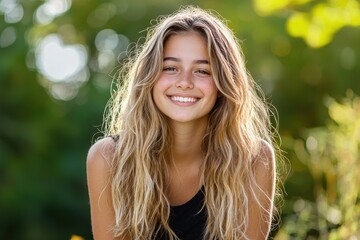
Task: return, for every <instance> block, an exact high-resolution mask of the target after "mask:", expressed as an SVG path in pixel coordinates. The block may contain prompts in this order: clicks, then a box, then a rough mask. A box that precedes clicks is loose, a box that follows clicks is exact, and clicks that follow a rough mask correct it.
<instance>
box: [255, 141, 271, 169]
mask: <svg viewBox="0 0 360 240" xmlns="http://www.w3.org/2000/svg"><path fill="white" fill-rule="evenodd" d="M253 168H254V170H255V172H257V171H260V172H262V171H267V172H268V171H269V170H270V171H271V170H273V169H274V168H275V153H274V148H273V147H272V146H271V144H270V143H268V142H266V141H265V140H261V142H260V150H259V153H258V154H257V155H256V157H255V159H254V161H253Z"/></svg>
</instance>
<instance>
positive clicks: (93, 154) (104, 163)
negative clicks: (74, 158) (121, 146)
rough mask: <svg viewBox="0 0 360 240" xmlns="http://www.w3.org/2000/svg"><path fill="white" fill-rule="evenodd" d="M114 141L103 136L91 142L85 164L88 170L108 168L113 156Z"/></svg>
mask: <svg viewBox="0 0 360 240" xmlns="http://www.w3.org/2000/svg"><path fill="white" fill-rule="evenodd" d="M114 151H115V142H114V139H113V138H111V137H105V138H103V139H101V140H99V141H97V142H96V143H95V144H93V145H92V146H91V147H90V149H89V152H88V155H87V160H86V165H87V168H88V170H91V169H94V170H96V169H97V170H100V171H101V170H106V169H109V168H110V164H111V161H112V159H113V156H114Z"/></svg>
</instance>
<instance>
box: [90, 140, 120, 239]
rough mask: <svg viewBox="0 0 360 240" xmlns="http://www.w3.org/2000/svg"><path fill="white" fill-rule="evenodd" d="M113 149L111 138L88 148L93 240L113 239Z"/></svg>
mask: <svg viewBox="0 0 360 240" xmlns="http://www.w3.org/2000/svg"><path fill="white" fill-rule="evenodd" d="M113 151H114V142H113V140H112V139H111V138H104V139H102V140H100V141H98V142H96V143H95V144H94V145H93V146H92V147H91V148H90V150H89V153H88V157H87V162H86V171H87V184H88V191H89V197H90V209H91V225H92V231H93V235H94V239H95V240H110V239H113V236H112V227H113V226H114V223H115V217H114V209H113V206H112V200H111V187H110V182H109V179H110V178H109V177H110V161H111V159H112V154H113Z"/></svg>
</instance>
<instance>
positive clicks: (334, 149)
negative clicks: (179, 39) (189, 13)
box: [0, 0, 360, 240]
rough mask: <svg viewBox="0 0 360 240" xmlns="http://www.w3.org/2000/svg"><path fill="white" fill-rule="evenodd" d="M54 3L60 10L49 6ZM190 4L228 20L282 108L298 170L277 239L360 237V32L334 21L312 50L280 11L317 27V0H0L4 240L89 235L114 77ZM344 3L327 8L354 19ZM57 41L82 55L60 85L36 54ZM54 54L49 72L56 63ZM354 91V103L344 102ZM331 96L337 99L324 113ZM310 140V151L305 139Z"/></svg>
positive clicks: (286, 144)
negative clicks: (96, 163) (137, 48)
mask: <svg viewBox="0 0 360 240" xmlns="http://www.w3.org/2000/svg"><path fill="white" fill-rule="evenodd" d="M51 2H53V3H56V4H57V5H56V6H57V7H56V8H51V7H49V6H48V5H46V4H47V3H51ZM344 2H345V1H344ZM347 2H348V3H349V4H350V3H351V2H353V1H347ZM187 3H191V4H194V5H199V6H201V7H204V8H208V9H215V10H216V11H217V12H219V13H220V14H221V15H222V16H223V17H224V18H225V19H228V20H229V21H228V24H229V26H230V27H231V28H232V29H233V30H234V31H235V32H236V34H237V36H238V37H239V39H240V40H241V44H242V47H243V50H244V53H245V56H246V60H247V67H248V68H249V70H250V72H251V74H252V75H253V77H254V79H255V80H256V81H257V82H258V83H259V84H260V86H261V87H262V88H263V89H264V91H265V93H266V95H267V97H268V98H269V101H271V102H272V103H273V104H274V105H275V107H276V108H277V109H278V112H279V117H280V125H279V131H280V134H281V137H282V139H283V146H282V147H283V149H284V150H286V151H287V152H288V153H287V154H286V157H287V158H288V159H289V163H290V164H289V169H291V170H290V172H289V177H288V178H287V179H286V180H284V181H285V182H284V185H285V191H286V192H287V195H286V196H284V207H283V210H282V218H283V222H284V225H283V227H281V228H280V230H279V233H278V234H276V233H275V232H274V235H276V238H278V239H283V238H282V237H289V238H294V239H305V237H306V236H307V235H309V234H310V235H311V234H313V233H314V234H315V235H316V234H318V235H320V234H325V235H324V236H325V237H326V236H328V237H329V238H333V239H339V238H340V239H341V238H342V237H344V238H346V237H347V236H350V234H357V233H359V229H358V228H357V226H356V224H355V225H354V223H351V221H353V222H356V221H358V220H359V215H358V214H359V209H358V208H357V207H356V204H358V199H359V195H358V194H359V187H358V186H356V184H354V183H356V181H357V182H358V180H359V179H358V176H359V174H358V172H357V171H358V169H359V167H358V164H359V163H358V159H359V152H358V151H359V145H358V142H359V139H358V136H359V135H351V134H355V132H357V134H358V133H359V127H358V126H359V125H355V124H358V121H356V120H357V119H359V115H358V112H359V100H358V99H359V98H358V97H357V96H358V95H359V94H360V81H359V79H358V76H360V68H359V66H360V64H359V63H358V61H359V59H358V56H360V45H359V44H358V42H359V39H360V31H359V28H347V27H345V28H340V27H339V26H340V25H339V24H333V23H332V22H331V21H332V20H331V19H330V20H331V21H330V20H329V19H328V20H329V21H330V22H327V23H326V24H325V25H321V24H320V25H318V26H325V27H324V28H321V29H325V30H326V29H328V27H327V26H328V24H330V25H334V27H336V29H335V28H334V29H335V30H332V32H331V34H332V35H331V38H330V40H331V42H329V43H327V45H325V46H324V47H322V48H309V47H308V46H307V45H306V44H304V43H303V42H302V41H299V40H298V39H296V38H293V37H291V36H289V34H288V32H287V31H286V29H287V28H286V26H287V24H289V23H287V22H288V21H290V20H288V19H287V17H288V16H290V15H291V16H292V14H286V15H282V13H284V11H283V10H281V9H284V8H285V9H288V10H289V9H290V10H291V9H301V12H302V14H306V16H307V17H306V19H307V20H309V21H310V20H311V21H310V22H311V23H310V22H309V24H312V20H313V19H315V17H316V16H317V15H316V14H317V13H316V14H315V12H314V11H315V10H314V9H315V7H316V6H318V2H317V1H307V0H296V1H294V0H287V1H285V0H278V1H260V0H254V1H253V2H251V1H238V0H225V1H207V0H206V1H205V0H198V1H195V2H194V1H181V2H180V1H177V0H172V1H167V2H166V4H165V3H164V2H163V1H160V0H149V1H145V2H144V1H140V0H133V1H128V0H106V1H103V0H86V1H85V0H76V1H71V0H56V1H50V0H49V1H34V0H29V1H28V0H27V1H20V0H0V212H1V214H0V226H1V227H0V239H14V240H16V239H36V240H39V239H40V240H41V239H69V238H70V237H71V236H73V238H74V239H75V238H78V237H77V235H79V236H82V237H84V238H85V239H91V227H90V216H89V206H88V196H87V190H86V176H85V159H86V154H87V150H88V149H89V147H90V145H91V143H92V142H94V140H95V139H96V138H97V137H98V136H99V135H100V133H99V130H98V129H99V128H100V127H101V122H102V114H103V110H104V107H105V104H106V102H107V100H108V98H109V95H110V90H109V89H110V84H111V80H112V76H113V75H114V73H115V72H116V70H117V68H118V65H119V64H121V59H122V58H123V57H124V54H123V52H124V51H125V50H126V49H130V48H131V47H133V46H134V44H135V42H137V41H138V39H139V38H141V37H144V35H145V32H144V31H143V30H144V29H146V28H147V27H148V26H149V24H150V23H151V20H153V19H156V18H157V17H158V16H159V15H162V14H169V13H171V12H173V11H174V10H176V9H178V7H179V6H180V5H185V4H187ZM252 3H254V6H255V7H254V6H253V5H252ZM275 3H276V4H277V5H276V4H275ZM338 3H339V4H340V1H322V5H321V6H324V7H326V6H327V7H326V9H328V7H329V6H330V5H331V8H335V10H334V11H339V12H342V11H345V10H346V11H350V10H349V9H350V8H348V7H347V5H346V6H345V5H341V4H340V5H339V6H340V7H339V8H337V7H338V5H337V4H338ZM264 4H267V5H268V6H265V5H264ZM274 4H275V5H274ZM324 4H325V5H326V6H325V5H324ZM352 4H354V6H355V8H351V9H352V11H353V12H354V14H352V15H349V16H350V18H345V19H343V20H344V21H345V20H346V19H347V20H346V21H348V20H349V19H353V20H349V21H353V22H354V23H356V21H357V20H356V19H357V16H358V15H357V14H358V13H357V11H358V10H357V9H358V8H357V7H356V6H358V3H352ZM328 5H329V6H328ZM46 6H47V7H46ZM261 6H263V7H264V6H265V7H267V8H269V7H272V8H270V10H268V11H267V10H264V9H263V10H261V9H260V8H261ZM46 9H47V10H46ZM55 10H56V11H55ZM60 10H61V11H60ZM266 11H267V12H266ZM286 11H287V10H285V13H292V12H291V11H290V12H289V11H288V12H286ZM295 13H296V12H294V14H295ZM347 13H348V12H347ZM259 14H260V16H259ZM268 14H270V15H268ZM339 14H340V15H341V14H345V13H339ZM264 15H267V16H266V17H264ZM340 15H339V16H340ZM294 16H295V15H294ZM290 19H291V18H290ZM324 19H325V18H323V17H320V20H324ZM337 19H338V18H337ZM354 19H355V20H354ZM333 20H334V19H333ZM343 20H341V21H343ZM339 21H340V20H339ZM295 23H296V21H295ZM348 23H349V22H348ZM348 23H346V24H345V25H344V26H350V25H351V24H348ZM290 25H291V24H290ZM296 25H297V26H298V24H296ZM290 29H293V30H296V29H295V28H293V27H291V26H290ZM319 29H320V28H319ZM321 29H320V30H321ZM300 30H301V31H303V32H302V34H305V33H306V32H307V33H308V30H306V28H302V29H300ZM320 30H319V31H320ZM321 31H322V30H321ZM326 31H327V30H326ZM335 32H336V34H335ZM295 35H296V34H295ZM310 35H311V36H313V35H312V34H310ZM310 35H309V36H310ZM49 36H52V37H55V38H53V39H56V40H59V42H60V43H58V45H56V47H55V48H56V49H57V50H58V51H57V52H56V53H57V54H61V53H62V51H64V52H68V53H73V52H72V51H73V50H74V49H77V50H79V49H81V50H84V52H82V54H83V56H82V57H83V62H81V64H80V65H79V66H80V67H81V68H79V69H75V70H76V71H75V70H74V69H72V75H71V76H70V75H69V76H65V77H64V73H65V72H66V71H67V69H66V68H65V65H66V62H61V64H62V65H61V64H57V65H55V68H54V69H55V70H60V71H57V74H58V75H56V76H55V77H57V78H54V76H53V75H51V74H50V75H49V74H48V73H47V72H46V71H44V69H42V67H41V64H39V62H38V61H39V58H40V57H39V56H40V55H41V54H40V53H39V48H40V46H41V43H43V41H44V39H47V37H49ZM114 36H117V37H116V38H115V39H116V40H114ZM302 37H304V36H302ZM141 41H142V40H140V42H141ZM115 42H116V43H117V44H115ZM52 43H54V41H53V42H52ZM129 43H130V44H129ZM53 46H54V45H53ZM311 46H315V45H311ZM77 47H78V48H77ZM48 50H49V49H48ZM52 50H54V47H52V49H50V50H49V51H50V52H51V51H52ZM59 50H60V51H59ZM69 50H70V51H69ZM49 51H47V52H49ZM73 56H77V55H73ZM57 57H58V56H55V57H54V56H53V57H52V58H48V61H47V62H45V63H44V62H43V63H42V64H49V62H51V63H55V64H56V61H54V59H55V60H56V59H57ZM70 60H71V59H70ZM74 63H76V62H74ZM51 67H54V66H53V65H52V66H51ZM54 69H53V70H54ZM55 70H54V71H55ZM51 77H53V78H51ZM347 89H352V92H353V96H348V98H347V99H348V100H346V101H345V102H344V103H342V104H339V103H337V102H339V99H342V98H343V95H344V93H345V92H346V90H347ZM350 95H351V94H350ZM326 96H331V97H332V98H328V97H326ZM324 98H325V99H333V100H326V103H327V105H324V104H323V102H324ZM328 108H329V111H328ZM356 109H357V111H355V110H356ZM329 116H330V117H331V119H332V120H331V123H329V122H328V121H329V120H328V119H329ZM347 119H351V121H349V120H347ZM356 126H357V127H356ZM309 129H310V130H309ZM356 129H357V130H356ZM302 136H305V139H306V143H304V142H303V141H301V140H298V139H300V138H301V137H302ZM351 136H353V137H354V139H352V140H351V139H350V137H351ZM356 136H357V137H356ZM315 142H316V144H317V145H316V146H317V147H316V148H314V146H315V145H314V144H315ZM309 147H310V148H309ZM311 147H313V148H311ZM356 154H357V155H356ZM351 164H352V165H351ZM354 219H355V220H354ZM346 234H349V235H346ZM340 236H341V237H340Z"/></svg>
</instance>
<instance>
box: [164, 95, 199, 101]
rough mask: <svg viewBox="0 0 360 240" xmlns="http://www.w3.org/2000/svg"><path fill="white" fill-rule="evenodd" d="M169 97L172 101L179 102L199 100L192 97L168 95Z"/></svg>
mask: <svg viewBox="0 0 360 240" xmlns="http://www.w3.org/2000/svg"><path fill="white" fill-rule="evenodd" d="M170 99H171V100H172V101H174V102H180V103H194V102H197V101H198V100H199V98H194V97H180V96H170Z"/></svg>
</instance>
